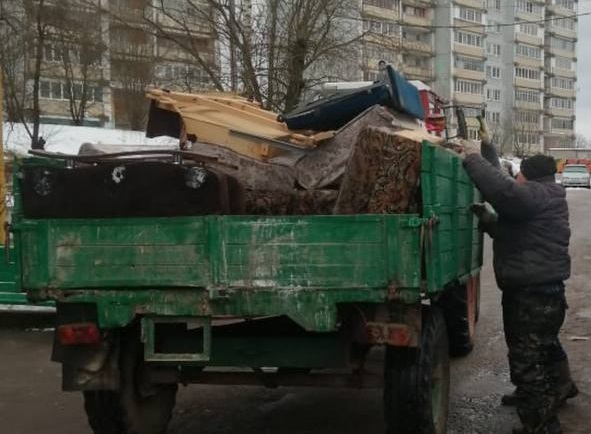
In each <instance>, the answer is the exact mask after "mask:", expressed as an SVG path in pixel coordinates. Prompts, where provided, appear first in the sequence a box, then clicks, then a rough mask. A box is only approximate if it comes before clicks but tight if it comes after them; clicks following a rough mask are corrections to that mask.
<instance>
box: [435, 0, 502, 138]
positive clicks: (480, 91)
mask: <svg viewBox="0 0 591 434" xmlns="http://www.w3.org/2000/svg"><path fill="white" fill-rule="evenodd" d="M435 24H436V26H437V29H436V31H435V82H434V89H435V91H436V92H437V93H439V94H440V95H441V96H443V97H445V98H448V99H449V100H450V101H451V102H453V103H454V104H457V105H462V106H468V107H474V111H475V112H476V111H477V108H478V107H480V106H482V105H483V103H484V102H485V95H486V92H487V87H486V84H487V74H490V75H492V74H493V70H492V69H491V70H490V71H489V70H487V62H486V61H487V57H488V53H489V52H490V53H493V55H494V50H496V49H497V47H494V46H489V45H487V34H486V32H485V30H486V27H485V26H484V25H485V24H486V3H485V1H484V0H453V1H447V2H440V3H438V7H437V8H436V9H435ZM494 73H495V74H496V69H495V70H494ZM491 98H499V99H500V96H499V95H498V94H494V92H492V93H491ZM452 126H453V121H452ZM468 127H469V128H468V134H469V136H470V138H474V139H475V138H477V135H478V132H477V128H478V126H477V123H476V121H475V119H474V117H470V118H469V119H468Z"/></svg>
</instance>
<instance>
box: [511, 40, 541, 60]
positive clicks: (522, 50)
mask: <svg viewBox="0 0 591 434" xmlns="http://www.w3.org/2000/svg"><path fill="white" fill-rule="evenodd" d="M515 53H516V54H517V55H518V56H522V57H529V58H530V59H541V58H542V50H541V49H540V47H534V46H533V45H526V44H517V45H516V46H515Z"/></svg>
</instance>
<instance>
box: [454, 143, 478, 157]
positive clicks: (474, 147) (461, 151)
mask: <svg viewBox="0 0 591 434" xmlns="http://www.w3.org/2000/svg"><path fill="white" fill-rule="evenodd" d="M449 145H450V147H451V149H453V150H454V151H455V152H457V153H458V155H459V156H460V157H462V158H464V157H466V156H467V155H470V154H478V155H480V145H479V144H478V143H476V142H474V141H472V140H467V139H454V140H453V141H451V142H450V143H449Z"/></svg>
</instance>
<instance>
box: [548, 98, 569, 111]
mask: <svg viewBox="0 0 591 434" xmlns="http://www.w3.org/2000/svg"><path fill="white" fill-rule="evenodd" d="M550 107H552V108H557V109H563V110H572V109H574V108H575V100H573V99H570V98H557V97H554V98H550Z"/></svg>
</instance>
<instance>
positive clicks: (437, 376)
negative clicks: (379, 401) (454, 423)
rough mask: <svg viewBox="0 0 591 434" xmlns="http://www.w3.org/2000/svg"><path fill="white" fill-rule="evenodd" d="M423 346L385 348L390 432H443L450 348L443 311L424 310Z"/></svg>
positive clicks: (441, 433)
mask: <svg viewBox="0 0 591 434" xmlns="http://www.w3.org/2000/svg"><path fill="white" fill-rule="evenodd" d="M423 313H424V315H423V332H422V338H421V347H420V348H397V347H387V348H386V360H385V364H384V374H385V378H384V415H385V418H386V432H387V434H444V433H445V430H446V424H447V414H448V404H449V349H448V339H447V332H446V327H445V319H444V317H443V314H442V313H441V311H440V310H439V309H438V308H437V307H431V308H430V309H428V310H427V309H425V310H424V311H423Z"/></svg>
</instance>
